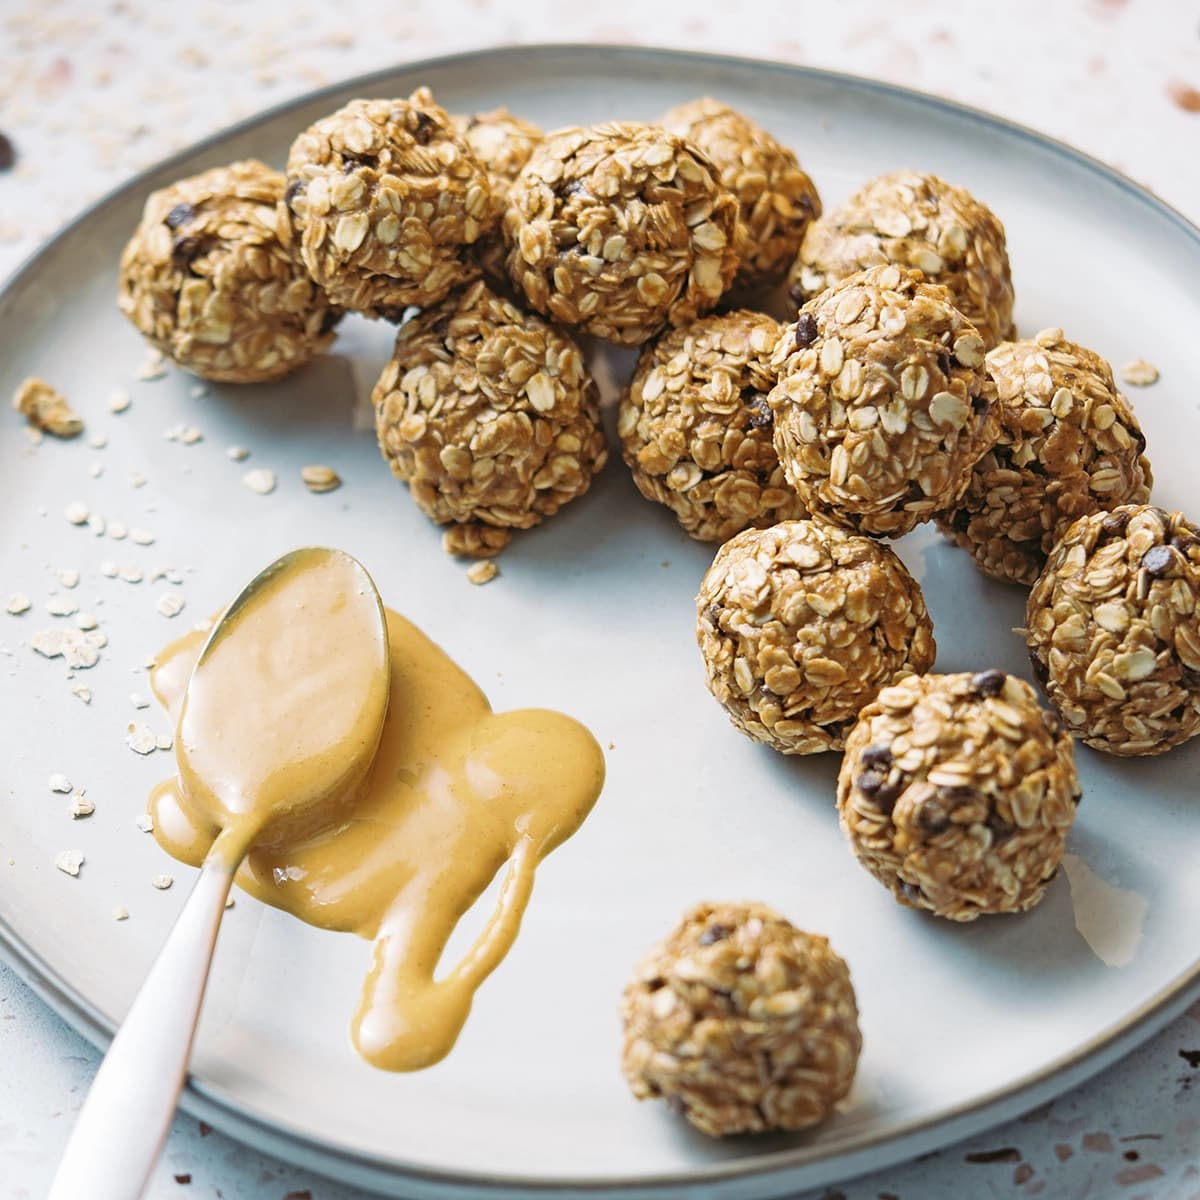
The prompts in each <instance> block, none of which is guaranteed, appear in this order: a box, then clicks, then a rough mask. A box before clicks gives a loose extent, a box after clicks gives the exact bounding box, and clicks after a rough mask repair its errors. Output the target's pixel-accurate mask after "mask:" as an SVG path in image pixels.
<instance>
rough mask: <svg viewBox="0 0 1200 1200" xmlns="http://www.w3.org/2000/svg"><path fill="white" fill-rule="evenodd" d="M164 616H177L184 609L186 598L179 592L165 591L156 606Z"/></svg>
mask: <svg viewBox="0 0 1200 1200" xmlns="http://www.w3.org/2000/svg"><path fill="white" fill-rule="evenodd" d="M154 607H155V608H157V609H158V611H159V612H160V613H162V615H163V616H164V617H177V616H179V614H180V613H181V612H183V609H184V599H183V596H182V595H180V593H179V592H163V594H162V595H161V596H159V598H158V602H157V603H156V604H155V606H154Z"/></svg>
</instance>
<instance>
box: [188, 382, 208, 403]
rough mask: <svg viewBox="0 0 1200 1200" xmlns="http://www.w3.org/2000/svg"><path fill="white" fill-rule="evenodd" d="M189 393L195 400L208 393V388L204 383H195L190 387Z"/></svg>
mask: <svg viewBox="0 0 1200 1200" xmlns="http://www.w3.org/2000/svg"><path fill="white" fill-rule="evenodd" d="M188 395H189V396H191V398H192V399H193V400H199V399H200V398H201V397H202V396H207V395H208V388H206V387H205V386H204V384H202V383H193V384H192V386H191V387H190V388H188Z"/></svg>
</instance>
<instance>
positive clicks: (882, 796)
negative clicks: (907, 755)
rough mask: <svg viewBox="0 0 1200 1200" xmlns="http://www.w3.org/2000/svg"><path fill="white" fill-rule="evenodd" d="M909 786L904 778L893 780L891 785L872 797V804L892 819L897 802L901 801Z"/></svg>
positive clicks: (885, 785)
mask: <svg viewBox="0 0 1200 1200" xmlns="http://www.w3.org/2000/svg"><path fill="white" fill-rule="evenodd" d="M907 786H908V781H907V780H906V779H905V778H904V776H900V778H899V779H896V780H893V781H892V782H890V783H885V784H883V786H882V787H880V788H879V789H878V790H877V791H876V792H875V793H874V795H872V796H871V797H870V800H871V803H872V804H873V805H875V807H876V808H877V809H879V811H880V812H881V813H882V814H883V815H884V816H885V817H890V816H891V815H892V810H893V809H894V808H895V807H896V801H897V800H899V799H900V796H901V794H902V793H903V792H904V789H905V788H906V787H907Z"/></svg>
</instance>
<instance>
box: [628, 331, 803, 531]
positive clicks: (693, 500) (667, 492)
mask: <svg viewBox="0 0 1200 1200" xmlns="http://www.w3.org/2000/svg"><path fill="white" fill-rule="evenodd" d="M781 329H782V327H781V326H780V325H779V323H778V322H777V321H774V320H772V319H771V318H770V317H767V316H764V315H763V314H761V313H753V312H746V311H744V310H741V311H737V312H730V313H723V314H721V315H719V316H707V317H700V318H699V319H698V320H696V321H694V322H692V324H690V325H685V326H683V327H682V328H679V329H670V330H668V331H667V332H666V333H664V334H662V335H661V336H660V337H658V338H657V339H655V340H654V341H652V342H649V343H647V344H646V346H645V347H643V349H642V353H641V356H640V357H639V358H638V363H637V368H636V370H635V371H634V373H633V379H632V380H631V381H630V384H629V387H628V388H627V389H626V390H625V392H624V394H623V395H622V398H621V407H620V411H619V414H618V418H617V432H618V434H619V435H620V438H621V446H622V449H623V451H624V455H625V461H626V463H628V464H629V469H630V470H631V471H632V473H633V481H634V483H635V484H637V488H638V491H640V492H641V493H642V495H643V496H645V497H646V499H647V500H653V501H655V502H657V503H658V504H665V505H666V506H667V507H668V508H670V509H671V510H672V511H673V512H674V513H675V515H676V517H678V518H679V524H680V525H682V526H683V528H684V529H685V530H686V531H687V532H688V533H689V534H690V535H691V536H692V537H694V538H696V539H697V540H699V541H702V542H723V541H725V540H726V539H727V538H730V537H732V536H733V535H734V534H735V533H739V532H740V531H741V530H743V529H745V528H746V527H747V526H750V525H756V526H760V527H761V526H764V525H772V524H774V523H775V522H776V521H781V520H785V519H787V518H790V517H803V516H807V515H808V514H807V512H806V510H805V508H804V505H803V504H802V503H801V502H800V499H799V497H798V496H797V495H796V493H795V491H794V490H793V489H792V486H791V484H789V483H788V481H787V480H786V479H785V478H784V474H783V468H782V467H780V465H779V458H778V456H777V455H776V453H775V445H774V443H773V442H772V440H771V425H772V418H771V410H770V408H769V407H768V406H767V393H768V392H769V391H770V390H771V385H772V383H773V382H774V375H773V374H772V372H771V354H772V352H773V351H774V349H775V343H776V342H777V341H778V340H779V335H780V332H781Z"/></svg>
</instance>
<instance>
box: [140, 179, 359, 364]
mask: <svg viewBox="0 0 1200 1200" xmlns="http://www.w3.org/2000/svg"><path fill="white" fill-rule="evenodd" d="M285 187H286V181H285V180H284V177H283V176H282V175H281V174H280V173H279V172H278V171H272V170H271V169H270V168H269V167H267V166H264V165H263V164H262V163H260V162H256V161H254V160H253V159H250V160H247V161H245V162H236V163H233V164H231V165H230V166H228V167H216V168H214V169H213V170H211V171H204V172H203V173H202V174H199V175H193V176H191V177H190V178H188V179H182V180H180V181H179V182H178V183H173V184H171V186H170V187H166V188H162V189H161V190H159V191H157V192H153V193H151V195H150V197H149V199H147V201H146V207H145V209H144V210H143V212H142V220H141V224H140V225H138V227H137V230H136V231H135V233H134V235H133V237H132V238H131V239H130V240H129V242H128V244H127V245H126V246H125V249H124V251H123V252H122V254H121V266H120V277H119V279H118V285H117V306H118V307H119V308H120V310H121V312H123V313H124V314H125V316H127V317H128V318H129V319H130V321H132V322H133V324H134V325H135V326H137V328H138V330H139V331H140V332H141V333H142V335H143V336H144V337H145V338H146V339H147V340H148V341H149V342H150V343H151V344H152V345H153V346H155V347H156V348H157V349H158V350H160V351H162V353H163V354H165V355H166V356H167V357H168V358H170V359H171V360H172V361H173V362H174V363H176V364H177V365H178V366H180V367H183V368H184V370H187V371H191V372H192V373H193V374H195V375H200V376H202V377H203V378H205V379H214V380H220V381H222V382H229V383H261V382H264V381H267V380H271V379H279V378H280V377H281V376H283V375H286V374H287V373H288V372H289V371H294V370H295V369H296V368H297V367H299V366H302V365H303V364H304V363H306V362H308V360H309V359H310V358H312V357H313V356H314V355H317V354H319V353H321V352H322V351H323V350H325V349H326V348H327V347H328V346H329V344H330V342H332V341H333V332H332V329H333V326H334V325H335V324H336V322H337V318H338V316H339V314H338V312H337V310H336V309H334V308H332V307H331V306H330V302H329V299H328V297H327V296H326V294H325V292H323V291H322V290H321V288H319V287H317V286H316V285H315V284H313V282H312V281H311V280H310V279H309V277H308V273H307V272H306V271H305V269H304V265H303V264H302V263H301V261H300V257H299V254H298V252H297V247H296V246H295V244H294V242H293V240H292V230H291V226H290V223H289V221H288V219H287V213H286V210H285V209H284V208H283V195H284V188H285Z"/></svg>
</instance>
